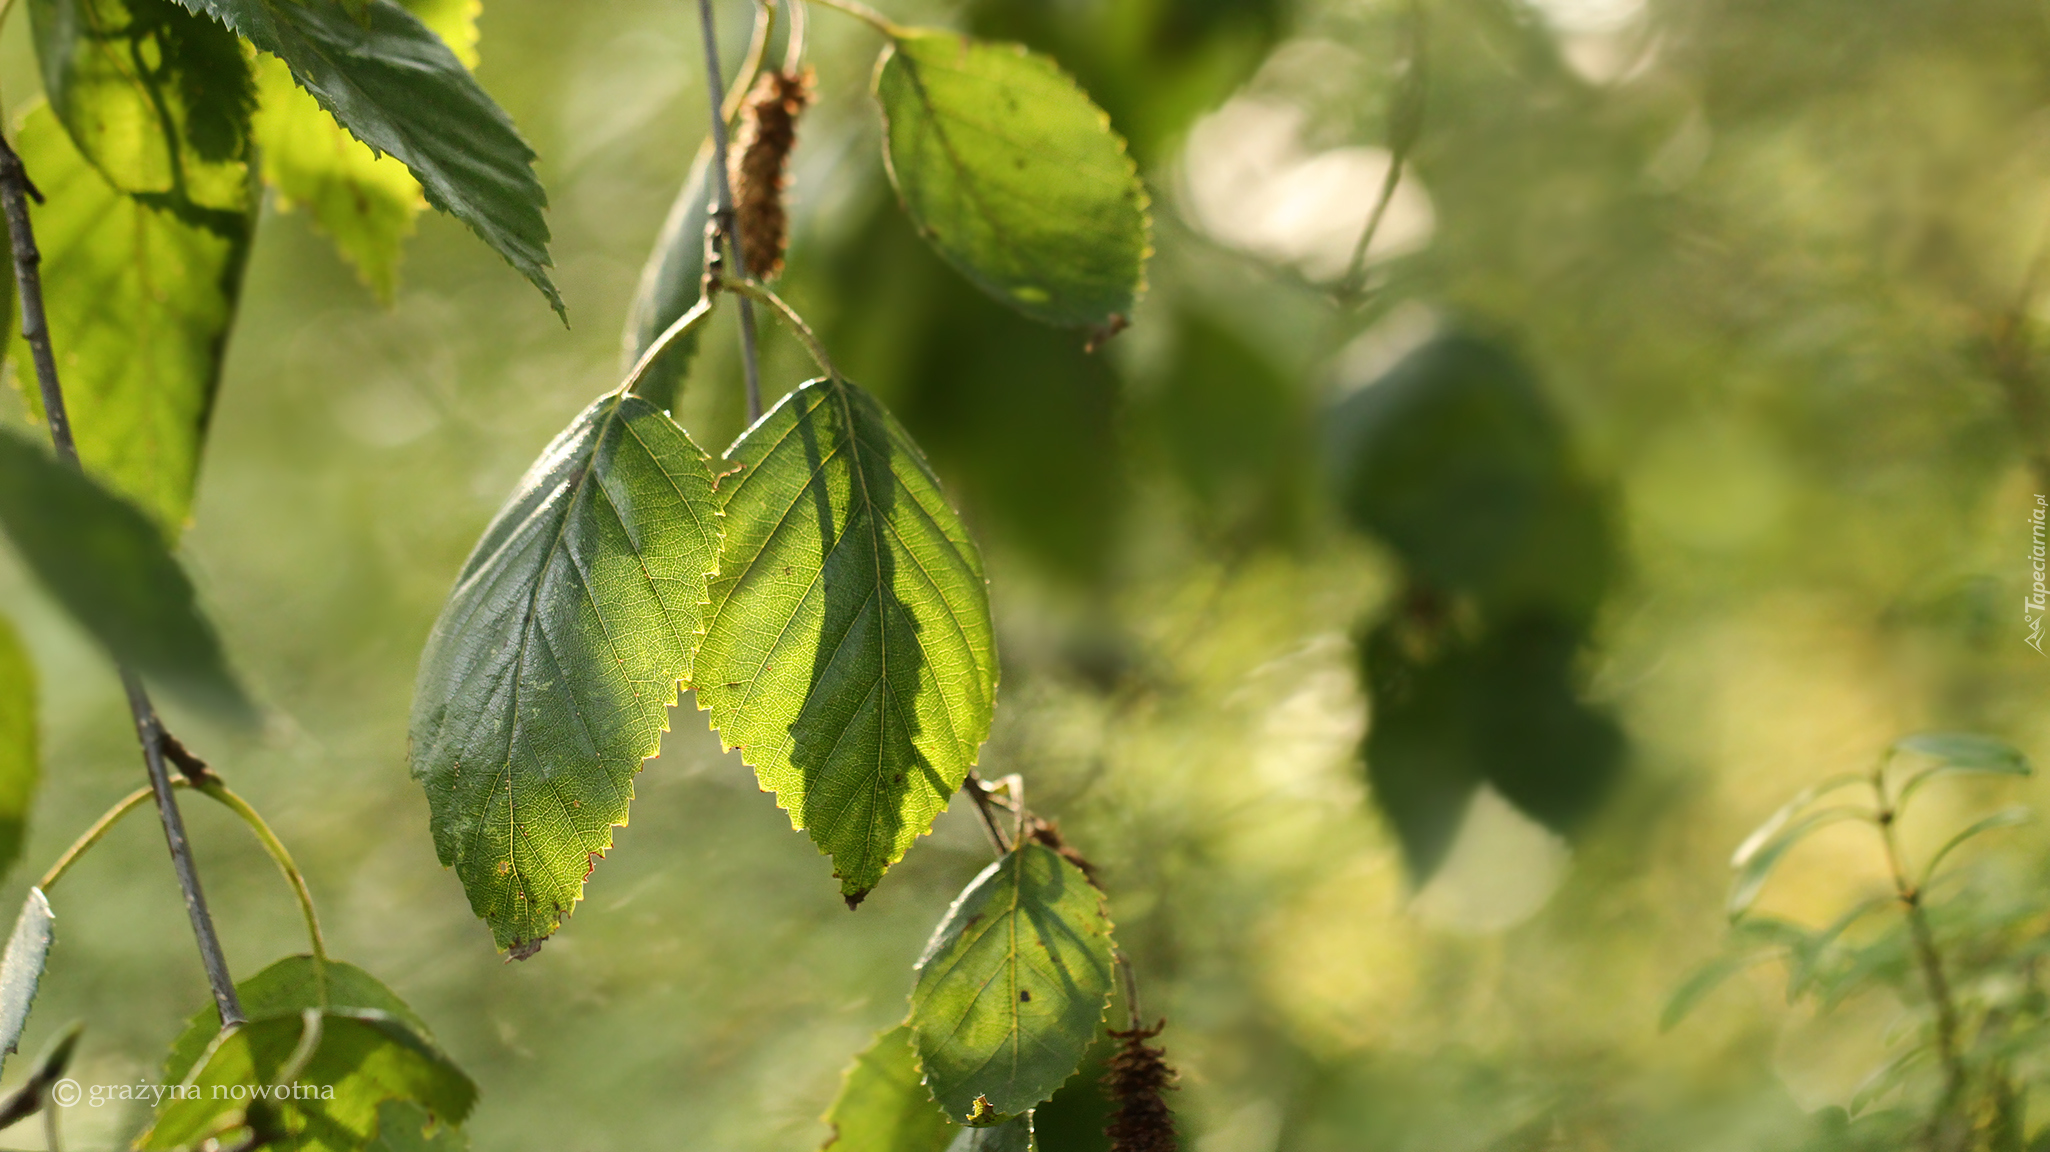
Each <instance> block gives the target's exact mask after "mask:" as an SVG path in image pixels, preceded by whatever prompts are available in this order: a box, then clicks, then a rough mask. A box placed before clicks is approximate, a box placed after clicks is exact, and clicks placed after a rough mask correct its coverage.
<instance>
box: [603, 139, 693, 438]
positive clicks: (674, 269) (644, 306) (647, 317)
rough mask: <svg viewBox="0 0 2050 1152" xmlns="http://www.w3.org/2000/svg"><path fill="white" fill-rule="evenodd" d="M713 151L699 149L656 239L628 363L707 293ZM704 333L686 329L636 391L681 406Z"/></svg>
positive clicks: (629, 335)
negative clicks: (708, 184)
mask: <svg viewBox="0 0 2050 1152" xmlns="http://www.w3.org/2000/svg"><path fill="white" fill-rule="evenodd" d="M711 166H712V153H711V150H710V149H709V148H700V149H698V155H697V159H696V160H695V161H694V162H693V163H692V164H691V167H690V175H689V176H688V177H687V178H685V180H684V182H683V187H682V188H680V189H678V190H677V193H676V200H675V202H674V203H672V204H671V205H670V206H669V218H668V219H667V220H665V221H663V223H662V233H661V235H659V236H657V237H656V238H655V247H654V250H653V251H651V252H649V253H648V262H647V264H646V265H644V266H643V267H642V268H641V282H640V287H638V288H636V289H635V290H634V298H633V303H632V304H631V305H630V306H628V309H627V314H626V332H625V333H624V339H623V340H622V341H621V348H620V350H621V352H622V354H623V355H622V360H623V362H624V364H625V366H626V367H632V366H633V365H634V364H636V363H638V362H639V361H640V358H641V354H642V353H644V352H646V351H647V350H648V347H649V345H651V344H653V343H654V342H655V339H656V337H658V336H660V335H662V332H663V330H665V329H667V328H668V327H669V326H670V325H671V324H673V323H675V322H676V320H677V318H678V317H680V316H682V315H683V314H684V313H686V312H688V311H690V310H691V308H692V307H694V306H695V305H696V304H697V302H698V300H699V298H700V297H701V296H703V294H704V293H703V284H702V281H703V280H704V275H705V222H706V220H707V219H709V218H710V216H711V212H710V210H709V205H710V203H711V201H710V199H709V195H710V191H709V189H708V188H707V187H706V184H705V181H706V174H707V173H709V172H710V171H711ZM698 338H699V337H698V333H697V332H696V331H691V332H686V333H684V334H683V335H682V336H680V337H678V338H677V339H675V340H672V341H670V342H669V347H668V348H667V349H665V350H664V351H663V353H662V355H661V357H660V358H659V359H657V360H656V361H655V362H654V363H653V364H650V365H649V366H648V371H647V373H646V375H644V376H642V377H641V382H640V384H639V385H637V386H636V387H635V389H634V390H635V391H637V392H639V393H640V394H641V395H643V396H646V397H647V398H648V399H649V400H651V401H653V402H654V404H655V406H656V407H657V408H674V407H676V393H677V390H678V389H680V388H682V387H683V381H684V377H686V376H688V375H689V374H690V362H691V360H692V359H693V358H695V357H696V356H697V354H698Z"/></svg>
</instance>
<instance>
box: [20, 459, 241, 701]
mask: <svg viewBox="0 0 2050 1152" xmlns="http://www.w3.org/2000/svg"><path fill="white" fill-rule="evenodd" d="M0 527H5V528H6V530H7V535H8V537H9V538H10V539H12V540H13V541H14V546H15V548H16V549H17V550H18V551H19V552H20V554H21V557H22V559H23V560H24V561H26V562H27V565H28V568H29V570H30V571H32V572H34V573H35V574H36V577H37V578H38V579H40V580H41V581H42V583H43V586H44V587H45V588H47V589H48V590H49V592H50V595H51V596H53V597H55V598H56V600H57V602H58V603H59V604H62V605H63V606H64V607H65V609H66V610H67V611H68V612H70V614H71V617H72V618H73V619H74V620H76V621H78V623H79V624H80V625H82V626H83V627H84V628H85V630H86V631H87V632H89V633H91V634H92V636H93V638H94V639H96V640H98V641H99V642H100V644H101V646H102V647H104V648H105V649H106V650H107V651H108V653H109V654H111V655H112V656H113V657H114V658H115V659H116V660H119V661H121V662H123V663H126V664H128V665H130V666H131V667H133V668H135V669H136V670H137V671H139V672H141V673H143V674H144V675H146V676H149V677H151V678H152V679H154V680H156V681H158V682H160V683H161V684H163V685H164V686H165V687H166V688H168V689H170V690H171V691H173V692H174V693H176V694H178V695H179V696H181V697H183V698H184V699H186V700H187V701H189V702H191V703H193V704H196V705H198V706H201V707H205V708H210V709H212V710H213V711H215V712H217V713H220V714H222V715H224V716H226V717H229V718H232V719H243V720H246V719H248V718H250V717H251V716H253V714H254V711H255V709H254V707H253V706H252V705H251V704H250V703H249V700H248V698H247V697H245V696H244V695H243V694H242V689H241V687H240V686H238V685H237V684H236V683H235V679H234V677H233V676H231V675H230V674H229V673H228V667H227V661H226V659H225V657H224V656H223V655H222V653H221V644H220V641H219V640H218V639H217V638H216V637H215V635H214V630H213V625H212V624H210V623H208V622H207V620H206V618H205V617H204V616H203V615H201V614H200V611H199V606H198V604H197V603H196V602H195V600H194V597H193V592H192V584H191V582H190V581H189V580H187V579H186V577H185V571H184V569H182V568H180V567H179V566H178V562H177V561H176V560H174V559H172V557H171V553H170V552H169V551H168V550H167V549H166V548H165V546H164V538H163V537H162V536H161V535H159V534H158V532H157V529H156V526H155V525H152V524H151V523H150V522H149V518H148V517H146V516H144V515H143V514H142V511H141V510H140V509H138V508H136V507H135V506H134V505H133V504H130V503H128V502H127V501H125V500H123V499H121V498H120V497H118V496H116V495H114V494H113V493H111V492H108V491H107V490H106V489H105V488H102V487H101V486H100V485H98V484H96V483H94V482H93V481H92V480H90V479H88V478H87V477H85V476H82V475H80V474H79V472H78V470H77V469H74V468H70V467H68V466H66V465H64V464H60V463H59V462H58V461H57V459H56V458H55V457H53V456H51V455H50V454H49V453H47V452H45V451H43V450H42V449H41V448H40V447H38V446H37V445H35V444H32V443H30V442H29V441H27V440H25V439H23V438H22V437H21V436H19V435H17V434H15V433H12V432H5V431H0Z"/></svg>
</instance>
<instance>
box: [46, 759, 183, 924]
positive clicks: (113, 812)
mask: <svg viewBox="0 0 2050 1152" xmlns="http://www.w3.org/2000/svg"><path fill="white" fill-rule="evenodd" d="M171 786H172V787H174V788H183V787H186V786H187V785H186V784H185V782H184V781H182V780H173V781H172V782H171ZM150 796H151V790H150V789H149V788H148V787H142V788H137V789H136V790H135V791H133V792H130V793H129V794H128V795H126V796H123V797H122V798H121V799H119V800H117V801H115V802H114V806H113V807H112V808H109V809H107V810H106V811H105V812H103V813H101V814H100V818H99V819H98V820H95V821H93V823H92V827H90V828H87V829H86V830H85V831H84V832H81V833H79V836H78V839H76V840H73V841H72V842H71V847H69V848H66V849H65V850H64V855H62V856H59V857H57V862H56V863H55V864H52V865H50V870H49V871H48V872H45V873H43V878H42V879H41V880H38V881H36V887H38V888H41V889H42V890H43V894H44V895H46V896H47V895H49V893H50V889H52V888H54V887H56V886H57V881H59V880H62V879H63V878H64V874H65V873H66V872H69V871H71V866H72V865H73V864H76V863H78V858H79V857H81V856H83V855H85V854H86V852H87V851H88V850H90V849H91V848H92V846H93V845H95V844H98V843H99V842H100V840H101V839H102V838H103V837H105V836H106V834H107V832H108V831H109V830H110V829H112V828H113V827H114V825H116V824H119V823H120V822H121V818H122V817H123V816H126V815H128V814H129V813H130V812H133V811H135V809H137V808H139V807H141V806H142V802H143V801H145V800H147V799H149V798H150Z"/></svg>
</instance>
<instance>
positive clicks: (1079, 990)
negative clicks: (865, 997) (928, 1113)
mask: <svg viewBox="0 0 2050 1152" xmlns="http://www.w3.org/2000/svg"><path fill="white" fill-rule="evenodd" d="M1110 990H1111V939H1110V918H1109V916H1108V915H1106V913H1105V911H1104V907H1103V894H1102V893H1100V892H1098V891H1097V890H1096V889H1095V888H1094V887H1093V886H1091V885H1090V883H1089V879H1088V877H1086V876H1084V875H1083V874H1082V870H1081V869H1080V868H1077V867H1076V866H1075V865H1073V864H1071V863H1069V862H1068V861H1066V860H1064V859H1062V858H1061V856H1060V854H1059V853H1057V852H1055V851H1053V850H1052V849H1050V848H1047V847H1045V846H1044V845H1040V844H1031V843H1028V844H1025V845H1024V846H1022V847H1020V848H1019V849H1017V850H1016V851H1014V852H1012V853H1010V854H1009V855H1007V856H1005V857H1004V858H1003V859H1002V860H999V861H997V862H996V863H994V864H992V865H990V866H989V867H988V868H986V869H984V870H983V872H982V874H981V875H980V876H977V877H976V878H975V881H974V882H973V883H971V884H970V885H969V886H968V887H967V889H966V890H965V891H963V892H962V893H961V895H960V896H959V897H957V898H956V899H955V901H954V906H953V907H952V908H949V909H948V910H947V915H946V919H944V920H942V921H941V922H940V926H939V927H938V928H937V929H935V930H934V932H933V936H932V940H931V942H929V943H928V944H927V945H926V946H925V955H924V956H922V957H921V958H920V959H919V961H918V984H917V987H916V988H914V989H913V991H912V993H911V1017H910V1024H911V1032H912V1036H913V1039H914V1041H915V1043H916V1050H917V1053H918V1059H919V1064H920V1066H921V1067H923V1068H924V1069H925V1083H926V1087H927V1088H929V1089H931V1090H932V1094H933V1098H934V1099H936V1100H938V1101H939V1102H940V1106H941V1107H943V1108H945V1109H946V1111H947V1115H948V1117H949V1118H951V1119H953V1120H955V1121H956V1122H959V1123H974V1124H977V1125H984V1124H991V1123H996V1122H999V1121H1002V1120H1008V1119H1010V1118H1012V1117H1014V1116H1018V1115H1021V1114H1023V1113H1024V1112H1026V1111H1027V1110H1029V1109H1031V1108H1033V1107H1034V1106H1036V1105H1038V1104H1039V1103H1041V1102H1042V1101H1044V1100H1046V1099H1047V1098H1049V1097H1051V1096H1052V1095H1053V1094H1054V1090H1055V1089H1057V1088H1059V1087H1060V1086H1061V1084H1062V1082H1063V1081H1065V1080H1067V1078H1068V1077H1069V1076H1071V1075H1073V1074H1074V1071H1075V1068H1076V1066H1077V1065H1079V1064H1080V1063H1081V1062H1082V1057H1083V1056H1084V1055H1085V1054H1086V1053H1087V1052H1088V1050H1089V1045H1090V1043H1091V1042H1092V1041H1093V1040H1095V1039H1096V1029H1097V1025H1098V1023H1099V1022H1100V1021H1101V1020H1102V1019H1103V1011H1104V1009H1105V1008H1106V1007H1107V1006H1108V1005H1109V1003H1110Z"/></svg>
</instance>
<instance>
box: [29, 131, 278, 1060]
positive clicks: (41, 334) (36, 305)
mask: <svg viewBox="0 0 2050 1152" xmlns="http://www.w3.org/2000/svg"><path fill="white" fill-rule="evenodd" d="M32 196H33V197H34V198H35V199H37V200H39V201H40V200H41V199H42V194H41V193H40V192H38V191H36V188H35V185H34V184H32V183H30V182H29V177H28V170H27V169H26V168H25V167H23V166H22V162H21V156H20V154H18V153H16V152H15V150H14V146H13V145H12V144H11V143H10V142H8V141H7V139H6V138H5V136H4V134H0V211H4V213H5V215H6V219H7V233H8V237H9V240H10V241H11V246H12V250H13V256H14V278H15V286H16V288H17V295H18V296H19V298H20V300H21V338H22V339H23V340H24V341H26V342H27V344H28V346H29V352H30V355H31V358H32V359H33V360H34V361H35V367H36V385H37V387H38V389H39V390H40V391H41V394H42V400H43V415H44V418H45V419H47V420H48V421H49V424H50V440H51V442H52V443H53V444H55V445H56V448H57V454H58V456H59V457H60V458H62V459H64V460H65V461H67V462H68V463H70V464H71V466H72V467H74V468H78V467H80V465H79V462H78V444H77V442H76V441H75V440H74V439H73V438H72V434H71V420H70V417H69V416H68V415H67V414H66V410H65V407H64V391H63V388H62V387H61V386H60V385H59V383H58V379H57V357H56V354H55V352H54V351H53V350H52V349H51V346H50V327H49V321H48V317H47V316H46V314H45V312H44V309H43V278H42V261H43V257H42V253H41V252H40V251H38V250H37V248H36V238H35V231H34V228H33V227H32V226H31V224H30V222H29V215H28V202H29V198H30V197H32ZM121 687H122V689H123V690H124V691H125V693H126V694H127V696H128V712H129V716H130V718H131V719H133V721H134V723H135V736H136V739H137V741H139V742H140V743H141V744H142V759H143V765H144V767H145V768H146V769H147V770H148V772H149V782H150V791H151V794H152V795H153V797H154V798H155V800H156V804H157V817H158V819H159V821H160V822H161V823H162V824H163V826H164V843H165V845H166V846H167V847H168V848H169V849H170V853H171V866H172V869H173V870H174V871H175V872H177V874H178V887H179V889H180V891H181V892H182V893H183V894H184V897H185V913H186V916H187V917H188V918H190V919H191V921H192V935H193V939H194V940H195V941H196V942H197V944H198V946H199V959H200V963H201V964H202V965H203V966H204V967H205V968H206V978H207V983H208V984H209V985H211V986H212V989H213V994H214V1004H215V1006H216V1007H218V1008H219V1009H220V1013H221V1026H222V1027H223V1028H226V1027H228V1026H230V1025H233V1024H240V1023H242V1022H243V1020H244V1019H245V1017H244V1016H243V1015H242V1003H241V1001H240V1000H239V999H237V998H236V996H235V981H234V978H233V977H231V976H230V975H229V974H228V961H227V957H226V956H224V955H223V954H222V952H221V939H220V934H219V933H217V932H216V931H215V930H214V921H213V916H212V915H211V914H209V913H208V912H207V908H206V894H205V892H204V891H203V890H202V889H201V888H200V886H199V872H198V870H197V869H196V868H194V867H193V863H192V848H191V845H189V844H188V843H187V842H186V839H185V820H184V818H183V817H182V816H181V815H179V812H178V799H177V797H176V796H174V795H172V792H171V775H170V772H169V771H168V770H166V768H165V767H164V744H163V735H164V726H163V722H162V721H161V720H159V719H158V718H157V711H156V706H155V705H153V704H152V703H150V698H149V693H148V692H147V691H146V690H145V689H144V688H143V686H142V681H141V679H139V678H138V677H137V676H136V674H135V673H134V672H133V671H132V670H130V669H129V668H127V667H126V666H123V667H122V668H121Z"/></svg>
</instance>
